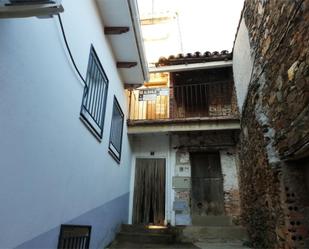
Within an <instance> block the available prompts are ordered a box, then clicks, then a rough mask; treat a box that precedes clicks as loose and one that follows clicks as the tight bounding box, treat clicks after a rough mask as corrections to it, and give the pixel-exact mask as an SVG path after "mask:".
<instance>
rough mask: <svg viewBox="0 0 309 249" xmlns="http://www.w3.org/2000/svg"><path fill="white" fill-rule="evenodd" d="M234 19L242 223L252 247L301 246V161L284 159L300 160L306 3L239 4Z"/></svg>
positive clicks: (307, 112)
mask: <svg viewBox="0 0 309 249" xmlns="http://www.w3.org/2000/svg"><path fill="white" fill-rule="evenodd" d="M242 18H243V20H244V21H245V25H246V28H247V29H248V34H249V41H250V48H251V56H252V59H253V70H252V71H251V72H247V73H248V74H249V75H250V79H251V80H250V82H249V87H248V92H247V97H246V99H245V102H244V105H243V109H242V120H241V126H242V132H241V135H240V137H241V143H240V163H241V166H240V186H241V203H242V217H243V221H244V224H246V225H247V227H248V231H249V233H250V236H251V239H252V242H253V244H254V246H255V248H263V249H265V248H309V245H308V244H306V243H307V242H306V240H307V238H308V225H307V224H306V223H308V220H307V218H306V217H307V216H306V215H307V214H306V210H307V207H308V203H307V201H306V200H304V196H306V195H308V192H306V191H305V186H304V185H305V181H306V179H305V180H304V179H303V175H304V172H305V171H306V170H305V169H304V168H303V167H305V163H304V161H295V162H293V163H291V162H289V161H290V160H296V159H299V158H304V157H306V156H308V143H309V125H308V123H309V82H308V81H309V46H308V45H309V32H308V23H309V0H295V1H288V0H286V1H282V0H246V1H245V5H244V9H243V13H242ZM236 40H237V38H236ZM234 52H236V50H235V51H234ZM237 53H241V50H239V51H238V52H237ZM237 57H238V58H241V56H237ZM234 74H235V71H234ZM234 76H235V75H234ZM235 78H236V77H235ZM236 87H237V86H236ZM306 193H307V194H306Z"/></svg>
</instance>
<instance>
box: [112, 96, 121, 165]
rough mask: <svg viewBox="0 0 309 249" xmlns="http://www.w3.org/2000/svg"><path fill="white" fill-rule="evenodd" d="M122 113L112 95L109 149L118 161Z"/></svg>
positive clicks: (119, 156)
mask: <svg viewBox="0 0 309 249" xmlns="http://www.w3.org/2000/svg"><path fill="white" fill-rule="evenodd" d="M123 121H124V114H123V112H122V110H121V108H120V105H119V103H118V101H117V99H116V97H114V105H113V116H112V124H111V131H110V139H109V151H110V153H111V155H112V156H113V157H114V159H115V160H116V161H118V162H120V158H121V147H122V132H123Z"/></svg>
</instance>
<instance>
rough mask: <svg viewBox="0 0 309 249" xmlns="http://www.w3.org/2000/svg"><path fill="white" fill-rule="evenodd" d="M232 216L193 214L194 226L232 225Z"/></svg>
mask: <svg viewBox="0 0 309 249" xmlns="http://www.w3.org/2000/svg"><path fill="white" fill-rule="evenodd" d="M232 219H233V217H231V216H197V215H194V216H192V224H193V226H232V225H233V220H232Z"/></svg>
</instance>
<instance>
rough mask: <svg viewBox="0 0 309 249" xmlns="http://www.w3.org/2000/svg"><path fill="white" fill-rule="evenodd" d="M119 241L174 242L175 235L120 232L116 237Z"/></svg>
mask: <svg viewBox="0 0 309 249" xmlns="http://www.w3.org/2000/svg"><path fill="white" fill-rule="evenodd" d="M116 241H117V242H134V243H152V244H163V243H167V244H168V243H172V242H174V235H172V234H164V233H162V234H160V233H151V232H142V233H138V232H120V233H118V235H117V237H116Z"/></svg>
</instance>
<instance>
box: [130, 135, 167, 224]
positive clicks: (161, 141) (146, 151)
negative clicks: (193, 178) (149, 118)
mask: <svg viewBox="0 0 309 249" xmlns="http://www.w3.org/2000/svg"><path fill="white" fill-rule="evenodd" d="M132 149H133V159H132V171H131V184H130V208H129V223H130V224H131V223H132V214H133V194H134V180H135V179H134V178H135V162H136V158H165V160H166V195H165V196H166V197H165V198H166V200H165V222H170V221H171V220H172V217H171V215H172V200H173V199H172V193H171V191H172V174H173V170H172V169H173V168H172V165H173V164H172V162H173V159H172V157H171V153H170V137H169V135H168V134H164V133H157V134H143V135H132ZM151 152H154V155H151V154H150V153H151Z"/></svg>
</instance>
